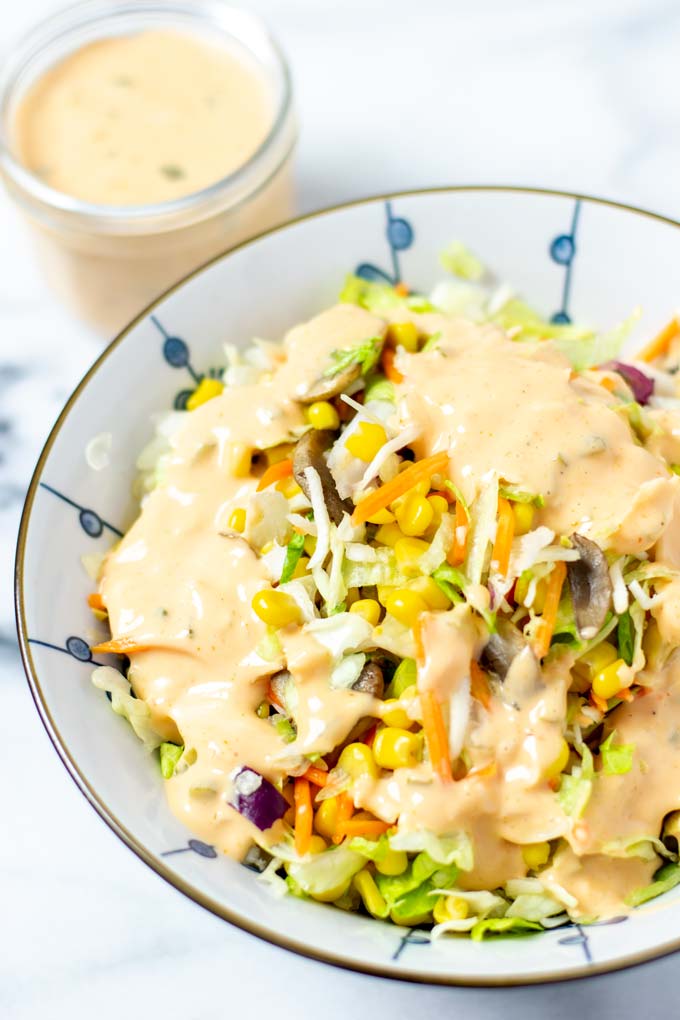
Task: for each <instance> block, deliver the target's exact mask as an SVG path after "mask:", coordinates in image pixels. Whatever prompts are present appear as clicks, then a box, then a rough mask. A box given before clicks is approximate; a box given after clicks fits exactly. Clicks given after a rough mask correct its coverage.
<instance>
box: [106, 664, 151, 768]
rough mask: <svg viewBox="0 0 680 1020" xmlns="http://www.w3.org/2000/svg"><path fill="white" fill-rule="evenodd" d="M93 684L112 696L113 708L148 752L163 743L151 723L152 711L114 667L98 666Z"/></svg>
mask: <svg viewBox="0 0 680 1020" xmlns="http://www.w3.org/2000/svg"><path fill="white" fill-rule="evenodd" d="M92 683H93V684H94V686H95V687H97V688H99V690H100V691H106V693H107V694H110V695H111V708H112V709H113V711H114V712H115V713H116V715H121V716H122V717H123V718H124V719H127V721H128V722H129V723H130V726H131V727H132V729H133V730H134V732H135V733H136V735H137V736H138V737H139V739H140V740H141V741H142V743H143V744H144V746H145V747H146V749H147V750H148V751H153V750H155V748H157V747H159V746H160V745H161V744H162V743H163V738H162V737H161V735H160V734H159V733H158V732H157V731H156V730H155V729H154V727H153V725H152V723H151V709H150V708H149V706H148V705H147V703H146V702H145V701H142V699H141V698H135V697H133V695H132V690H131V687H130V684H129V682H128V680H127V679H126V678H125V677H124V676H123V674H122V673H119V672H118V670H117V669H114V668H113V666H98V667H97V669H95V670H94V671H93V673H92Z"/></svg>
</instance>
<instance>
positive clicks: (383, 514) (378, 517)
mask: <svg viewBox="0 0 680 1020" xmlns="http://www.w3.org/2000/svg"><path fill="white" fill-rule="evenodd" d="M393 520H394V514H393V513H390V511H389V510H387V509H386V508H385V507H383V509H382V510H378V512H377V513H376V514H373V516H372V517H369V518H368V523H369V524H391V523H392V521H393Z"/></svg>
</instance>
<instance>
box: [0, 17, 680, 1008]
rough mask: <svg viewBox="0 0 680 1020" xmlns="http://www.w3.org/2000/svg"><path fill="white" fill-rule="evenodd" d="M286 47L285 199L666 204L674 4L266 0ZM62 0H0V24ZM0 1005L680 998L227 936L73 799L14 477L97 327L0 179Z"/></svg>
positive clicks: (91, 350) (671, 166)
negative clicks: (520, 986)
mask: <svg viewBox="0 0 680 1020" xmlns="http://www.w3.org/2000/svg"><path fill="white" fill-rule="evenodd" d="M249 6H250V7H252V8H253V9H255V10H258V11H259V12H261V13H262V14H263V15H265V16H266V18H267V19H268V20H269V22H270V23H271V25H272V27H273V29H274V30H275V32H276V34H277V35H278V36H279V37H280V39H281V41H282V42H283V44H284V46H285V48H286V50H287V52H288V55H289V57H290V60H291V62H292V65H293V70H294V75H295V82H296V87H297V99H298V108H299V111H300V120H301V124H302V136H301V140H300V147H299V152H298V160H297V177H298V184H299V205H300V209H301V210H305V211H306V210H309V209H313V208H315V207H318V206H322V205H324V204H330V203H335V202H338V201H341V200H343V199H347V198H352V197H356V196H359V195H363V194H368V193H372V192H380V191H385V190H388V189H398V188H409V187H416V186H418V185H432V184H445V183H515V184H518V183H524V184H534V185H543V186H555V187H563V188H567V189H576V190H579V189H581V190H584V191H588V192H591V193H595V194H602V195H607V196H609V197H614V198H618V199H622V200H624V201H629V202H632V203H638V204H642V205H647V206H650V207H653V208H656V209H658V210H660V211H663V212H666V213H668V214H671V215H676V216H678V217H680V173H678V169H680V102H679V98H680V96H679V93H680V74H679V72H678V67H679V66H680V3H678V0H571V2H568V3H567V2H558V0H514V2H512V3H509V2H508V0H418V2H409V0H257V2H255V3H251V4H249ZM55 7H56V4H55V3H54V0H22V2H21V3H16V2H11V3H10V2H9V0H3V3H2V22H1V28H0V42H1V43H2V44H3V45H5V46H9V45H11V40H12V38H13V37H16V35H17V34H19V33H20V32H22V31H23V30H25V29H26V28H27V27H29V26H30V25H31V24H32V23H33V22H35V21H37V20H39V19H41V18H43V17H45V16H46V15H48V14H49V13H50V12H51V11H52V10H54V9H55ZM0 266H1V267H2V272H1V273H0V557H1V561H0V577H2V584H0V679H1V682H2V683H1V686H0V776H1V777H2V778H1V779H0V791H2V792H1V797H2V808H1V818H2V827H1V832H2V836H1V838H0V903H1V905H2V925H1V927H0V1017H2V1018H3V1020H5V1018H7V1020H10V1018H11V1020H29V1018H30V1020H38V1018H40V1020H61V1018H66V1017H68V1018H70V1020H72V1018H74V1017H75V1018H76V1020H79V1018H80V1017H89V1016H90V1015H96V1016H97V1018H98V1020H114V1018H115V1020H119V1018H120V1017H126V1018H130V1020H137V1018H145V1017H148V1016H158V1015H166V1016H168V1015H172V1016H182V1017H184V1018H186V1020H203V1018H206V1020H207V1018H212V1017H217V1016H221V1015H223V1014H227V1013H228V1014H229V1015H231V1016H234V1017H238V1018H239V1020H250V1018H256V1017H257V1018H259V1017H261V1016H264V1015H276V1016H280V1017H283V1018H288V1017H291V1018H293V1017H295V1018H299V1020H308V1018H310V1020H311V1018H312V1017H315V1018H316V1017H320V1016H324V1017H328V1018H329V1020H339V1018H341V1017H343V1016H345V1015H346V1014H348V1013H350V1012H351V1014H352V1016H353V1017H354V1018H356V1020H365V1018H366V1020H367V1018H369V1017H375V1016H381V1017H388V1018H389V1020H401V1018H406V1017H411V1016H413V1015H414V1014H420V1015H426V1014H428V1013H434V1012H435V1011H438V1012H442V1011H445V1012H446V1013H447V1014H448V1015H451V1014H453V1015H455V1014H456V1013H458V1011H460V1015H465V1016H466V1017H469V1018H471V1020H486V1018H491V1017H498V1016H500V1015H503V1016H504V1017H507V1018H508V1020H512V1018H515V1017H517V1018H519V1017H522V1018H523V1020H531V1018H534V1017H545V1016H550V1017H551V1018H553V1020H562V1018H566V1017H572V1016H582V1017H585V1018H589V1017H595V1016H598V1017H602V1018H604V1020H608V1018H610V1017H617V1018H627V1017H633V1016H636V1017H637V1016H640V1015H644V1016H646V1017H650V1018H653V1020H654V1018H656V1017H661V1016H662V1015H664V1016H665V1015H667V1016H674V1015H677V1008H676V1006H675V1005H674V1002H675V996H674V994H673V986H674V983H675V982H677V981H678V979H680V958H670V959H667V960H665V961H660V962H658V963H654V964H650V965H647V966H646V967H643V968H639V969H637V970H634V971H629V972H627V973H623V974H620V975H616V976H612V977H607V978H597V979H591V980H590V981H588V982H578V983H576V984H571V985H562V986H559V987H556V988H555V987H553V988H550V987H546V988H536V989H527V990H510V991H506V990H498V991H479V990H456V989H436V988H432V989H428V988H423V987H419V986H415V985H398V984H395V983H390V982H388V981H384V980H378V979H374V978H367V977H363V976H360V975H354V974H349V973H342V972H340V971H337V970H333V969H330V968H327V967H324V966H322V965H320V964H314V963H309V962H307V961H304V960H302V959H299V958H296V957H294V956H292V955H290V954H288V953H285V952H284V951H282V950H279V949H275V948H272V947H270V946H268V945H265V944H263V943H260V942H258V941H256V940H255V939H254V938H252V937H250V936H247V935H244V934H241V933H240V932H238V931H236V930H235V929H233V928H231V927H229V926H228V925H226V924H225V923H223V922H221V921H218V920H217V919H216V918H214V917H212V916H210V915H209V914H207V913H205V912H203V911H202V910H200V909H199V908H198V907H196V906H194V905H193V904H192V903H190V902H189V901H188V900H186V899H184V898H183V897H182V896H180V895H179V893H176V892H175V891H173V890H172V889H170V888H169V887H167V886H165V885H164V883H163V882H162V881H161V880H160V879H159V878H157V877H156V876H155V875H154V874H153V873H152V872H150V871H148V870H147V869H146V868H145V867H144V866H143V865H142V864H141V863H140V862H139V861H138V860H137V859H136V858H135V857H134V856H133V855H132V854H131V853H130V852H129V851H128V850H127V849H125V848H124V847H123V845H122V844H120V843H119V842H118V841H117V840H116V839H115V837H114V836H113V835H112V834H111V833H110V832H109V831H108V829H107V828H106V827H105V826H104V825H103V824H102V823H101V821H100V820H99V818H98V817H97V816H96V815H95V813H94V812H93V811H92V810H91V809H90V807H89V806H88V805H87V804H86V802H85V800H84V799H83V798H82V796H81V795H80V794H79V793H78V792H77V790H76V789H75V787H74V786H73V785H72V784H71V782H70V780H69V778H68V777H67V775H66V772H65V771H64V769H63V768H62V767H61V765H60V764H59V762H58V760H57V758H56V755H55V754H54V752H53V750H52V748H51V746H50V744H49V742H48V740H47V737H46V735H45V733H44V732H43V730H42V727H41V725H40V723H39V721H38V717H37V715H36V713H35V711H34V709H33V705H32V703H31V700H30V697H29V695H28V690H27V687H26V684H25V681H24V677H23V674H22V671H21V667H20V664H19V660H18V655H17V652H16V649H15V641H14V622H13V612H12V604H11V581H10V576H11V570H12V561H13V555H14V539H15V532H16V527H17V523H18V518H19V512H20V508H21V501H22V496H23V491H24V488H25V486H26V483H27V481H28V478H29V475H30V472H31V470H32V467H33V464H34V462H35V459H36V457H37V455H38V452H39V449H40V446H41V444H42V442H43V439H44V437H45V435H46V433H47V430H48V428H49V427H50V425H51V423H52V422H53V420H54V418H55V417H56V415H57V412H58V410H59V408H60V406H61V405H62V403H63V402H64V400H65V399H66V397H67V395H68V393H69V392H70V391H71V389H72V388H73V386H74V385H75V383H76V382H77V380H78V379H79V378H80V376H81V375H82V374H83V372H84V370H85V369H86V367H87V365H88V363H89V362H90V361H91V360H92V358H93V357H94V356H95V354H96V353H97V351H98V350H99V346H100V343H99V341H98V340H97V339H95V338H94V337H92V336H90V335H89V334H88V333H87V332H86V331H85V330H84V329H83V328H82V327H81V326H79V325H78V324H77V323H75V322H74V321H72V320H71V319H70V318H69V317H68V315H67V314H66V313H65V312H64V311H62V310H61V309H60V308H59V307H58V306H57V305H56V304H55V303H54V302H53V301H52V300H51V298H50V296H49V294H48V293H47V292H46V291H45V289H44V287H43V285H42V282H41V280H40V278H39V276H38V274H37V271H36V269H35V267H34V264H33V261H32V257H31V252H30V250H29V248H28V246H27V245H26V242H25V240H24V237H23V235H22V232H21V227H20V224H19V223H18V221H17V219H16V217H15V215H14V213H13V211H12V210H11V208H10V206H9V203H8V201H7V199H6V198H4V197H1V198H0Z"/></svg>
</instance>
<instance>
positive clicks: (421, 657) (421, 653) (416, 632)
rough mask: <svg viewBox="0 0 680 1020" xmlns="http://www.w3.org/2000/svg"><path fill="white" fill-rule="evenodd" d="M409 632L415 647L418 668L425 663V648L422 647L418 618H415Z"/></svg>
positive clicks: (419, 618)
mask: <svg viewBox="0 0 680 1020" xmlns="http://www.w3.org/2000/svg"><path fill="white" fill-rule="evenodd" d="M411 631H412V632H413V643H414V645H415V646H416V662H417V664H418V665H419V666H422V665H424V663H425V646H424V645H423V635H422V627H421V617H420V616H416V618H415V620H414V622H413V626H412V627H411Z"/></svg>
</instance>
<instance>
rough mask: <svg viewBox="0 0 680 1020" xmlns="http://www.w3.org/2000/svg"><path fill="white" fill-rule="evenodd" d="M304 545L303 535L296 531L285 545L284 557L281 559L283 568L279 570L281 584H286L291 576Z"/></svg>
mask: <svg viewBox="0 0 680 1020" xmlns="http://www.w3.org/2000/svg"><path fill="white" fill-rule="evenodd" d="M304 547H305V536H304V535H301V534H299V533H298V532H296V533H295V534H294V535H293V537H292V538H291V540H290V542H289V543H288V545H287V546H286V558H285V560H284V561H283V569H282V571H281V579H280V583H281V584H286V582H288V581H290V579H291V578H292V576H293V574H294V573H295V568H296V567H297V565H298V562H299V560H300V557H301V556H302V550H303V549H304Z"/></svg>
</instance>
